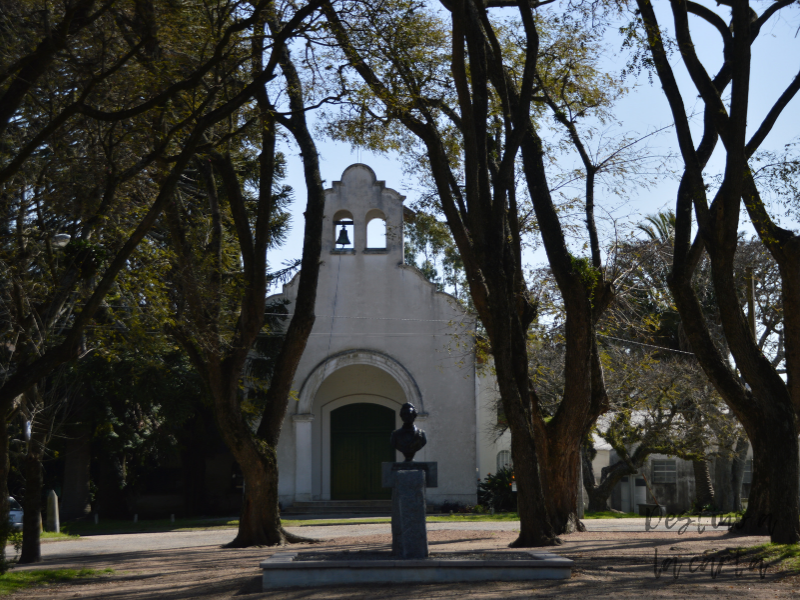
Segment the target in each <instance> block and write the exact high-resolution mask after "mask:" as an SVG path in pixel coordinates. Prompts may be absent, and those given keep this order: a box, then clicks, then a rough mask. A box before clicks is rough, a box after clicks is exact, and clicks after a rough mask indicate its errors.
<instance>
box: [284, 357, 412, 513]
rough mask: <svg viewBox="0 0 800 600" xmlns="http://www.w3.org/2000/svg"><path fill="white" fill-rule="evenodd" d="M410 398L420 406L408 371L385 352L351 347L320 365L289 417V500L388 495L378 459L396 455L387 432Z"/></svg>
mask: <svg viewBox="0 0 800 600" xmlns="http://www.w3.org/2000/svg"><path fill="white" fill-rule="evenodd" d="M409 396H410V398H409ZM409 400H410V401H411V402H414V403H415V404H416V405H417V406H420V407H422V406H423V404H422V398H421V396H420V394H419V388H418V387H417V385H416V382H415V381H414V380H413V378H412V377H411V376H410V374H409V373H408V371H407V370H406V369H404V368H403V367H402V366H401V365H400V364H399V363H397V362H396V361H394V360H393V359H391V358H390V357H388V356H386V355H384V354H381V353H375V352H370V351H365V350H358V351H352V352H347V353H342V354H340V355H337V356H333V357H330V358H329V359H328V360H326V361H323V362H322V363H320V364H319V365H318V366H317V368H316V369H314V371H312V373H310V374H309V376H308V377H307V378H306V380H305V382H304V384H303V386H302V387H301V391H300V398H299V406H298V413H299V414H295V415H294V416H293V420H294V423H295V443H296V452H295V459H296V463H295V500H298V501H303V500H312V499H314V500H331V499H333V500H371V499H379V498H388V497H389V494H388V490H383V489H382V488H381V487H380V463H381V462H384V461H394V460H397V456H396V453H395V452H394V450H392V449H391V447H390V446H389V435H390V434H391V431H392V430H393V429H395V428H397V427H399V426H400V424H401V422H400V418H399V411H400V407H401V406H402V405H403V403H404V402H407V401H409ZM300 411H303V412H300ZM423 418H424V416H423Z"/></svg>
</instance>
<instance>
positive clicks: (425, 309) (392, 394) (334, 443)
mask: <svg viewBox="0 0 800 600" xmlns="http://www.w3.org/2000/svg"><path fill="white" fill-rule="evenodd" d="M403 200H404V197H403V196H401V195H400V194H398V193H397V192H396V191H394V190H392V189H389V188H387V187H385V185H384V183H383V182H381V181H377V180H376V177H375V174H374V173H373V171H372V169H370V168H369V167H367V166H366V165H361V164H356V165H352V166H350V167H348V168H347V169H346V170H345V172H344V173H343V174H342V180H341V181H337V182H334V183H333V187H332V188H331V189H329V190H327V191H326V207H325V228H324V236H325V238H324V240H323V253H322V265H321V270H320V275H319V284H318V291H317V302H316V315H317V318H316V322H315V325H314V329H313V331H312V333H311V336H310V338H309V341H308V346H307V347H306V351H305V353H304V354H303V358H302V359H301V362H300V365H299V367H298V370H297V374H296V378H295V382H294V385H293V390H294V391H295V393H296V401H290V406H289V411H288V415H287V418H286V422H285V424H284V428H283V432H282V434H281V440H280V444H279V446H278V464H279V470H280V485H279V495H280V499H281V502H282V503H283V505H284V506H289V505H291V504H292V503H294V502H295V501H309V500H331V499H333V500H336V499H359V498H358V495H359V494H361V493H362V492H361V491H359V489H355V488H353V487H352V485H351V483H348V481H350V480H348V479H347V477H351V479H352V473H349V471H348V469H351V466H352V465H350V464H349V463H351V462H353V460H355V461H356V462H358V461H360V460H362V457H363V455H364V454H370V455H375V456H377V454H380V453H381V452H384V448H388V443H389V442H388V432H386V437H385V440H386V445H385V446H384V445H383V442H382V440H383V439H384V438H383V437H382V436H383V435H384V433H383V429H380V428H381V427H383V428H384V429H385V428H386V427H387V425H386V420H385V419H383V421H382V423H383V425H380V424H378V422H377V421H375V422H374V423H373V422H368V419H367V420H365V421H364V423H360V421H361V415H366V414H372V413H374V412H376V411H377V412H378V413H380V412H381V409H377V408H375V407H384V408H385V409H390V410H391V411H393V412H394V421H395V422H394V427H399V426H400V425H401V422H400V418H399V411H400V407H401V406H402V405H403V403H405V402H411V403H413V404H414V405H415V406H416V407H417V410H418V412H419V413H420V414H419V417H418V419H417V426H418V427H419V428H421V429H423V430H424V431H425V432H426V434H427V439H428V444H427V446H426V447H425V448H423V449H422V450H421V451H420V452H419V453H418V454H417V456H416V457H415V460H419V461H436V462H438V472H439V486H438V488H432V489H430V490H428V499H429V502H431V503H440V502H444V501H450V502H461V503H464V504H474V503H475V501H476V490H477V479H478V477H479V476H481V477H482V476H485V475H486V473H487V472H494V471H495V467H494V464H495V463H494V461H495V457H496V454H497V451H496V449H495V447H494V446H493V445H491V444H490V443H489V442H490V436H489V435H484V434H485V433H486V432H487V427H488V421H489V420H491V418H492V416H491V415H490V414H487V412H486V411H485V410H483V409H482V406H483V405H484V404H486V403H487V402H488V401H489V399H491V397H492V395H493V394H494V391H493V382H492V381H491V379H492V378H491V377H485V378H484V377H481V376H479V375H478V373H477V372H476V365H475V359H474V352H473V332H474V317H472V316H471V315H469V314H467V313H465V312H464V310H463V309H462V308H461V307H460V306H459V305H458V303H457V302H456V301H455V299H454V298H452V297H451V296H449V295H448V294H445V293H442V292H438V291H437V290H436V287H435V286H434V285H433V284H431V283H430V282H428V281H426V280H425V279H424V278H423V276H422V274H421V273H420V272H419V271H418V270H417V269H416V268H415V267H413V266H408V265H405V264H404V261H403V216H404V207H403ZM376 219H377V220H378V221H376ZM349 220H352V222H353V224H352V226H351V225H347V224H346V225H345V226H344V228H345V230H347V233H348V237H349V238H350V241H351V242H352V244H351V245H349V246H337V245H336V243H335V241H336V240H337V238H338V236H339V234H340V231H341V230H342V225H341V224H339V225H338V226H335V225H334V222H341V221H349ZM380 220H385V231H386V235H385V241H384V238H383V237H382V236H381V235H380V234H378V235H376V236H374V235H373V230H374V229H376V227H375V226H376V225H378V227H377V229H382V228H381V227H380ZM368 229H369V231H370V239H369V240H368V239H367V230H368ZM296 284H297V278H295V279H294V280H293V281H292V282H290V283H289V284H287V285H286V286H284V288H283V292H282V293H281V294H279V295H277V296H273V297H272V298H270V300H271V301H272V300H280V299H285V300H288V301H289V302H290V305H289V306H287V308H288V309H289V311H290V312H291V310H292V307H291V302H292V301H293V300H294V299H295V297H296V294H297V286H296ZM356 404H357V405H359V406H358V407H354V406H351V407H350V409H349V410H350V411H351V412H349V413H346V411H342V412H339V413H337V412H336V411H337V410H339V409H342V408H344V407H348V406H350V405H356ZM367 405H371V406H367ZM354 411H355V412H354ZM383 413H384V416H386V415H389V413H387V412H386V411H383ZM337 414H338V415H339V416H338V417H337V416H336V415H337ZM345 414H347V415H349V417H348V419H346V420H345V421H346V422H345V421H343V418H342V415H345ZM353 417H355V418H353ZM370 418H371V417H370ZM388 418H389V419H391V415H389V416H388ZM343 422H344V423H345V424H344V425H343V424H342V423H343ZM354 422H359V423H357V425H358V427H362V426H363V427H364V428H365V429H364V430H365V431H367V430H369V431H367V433H364V434H363V435H361V434H359V432H358V431H356V430H354V431H349V430H348V431H344V432H343V429H342V428H343V427H344V428H345V429H347V428H348V427H349V429H353V427H350V425H348V423H354ZM337 423H338V425H335V424H337ZM354 427H355V426H354ZM358 427H356V429H358ZM376 431H377V432H378V433H375V432H376ZM375 436H378V437H377V438H375ZM368 438H369V439H368ZM372 438H375V439H372ZM376 440H377V441H376ZM359 444H362V445H361V446H359ZM504 447H505V448H508V443H507V442H506V443H505V444H504ZM388 451H389V455H390V459H393V460H402V456H401V455H400V454H399V453H397V454H396V455H395V456H394V457H391V453H392V451H391V449H390V448H389V450H388ZM348 453H350V454H348ZM348 456H349V457H354V459H353V458H349V459H348V458H346V457H348ZM342 457H345V458H342ZM369 460H372V463H371V464H370V466H369V469H372V470H374V463H375V461H376V460H378V459H375V458H371V459H369ZM348 473H349V474H348ZM370 473H372V471H370ZM359 477H361V478H363V477H365V476H363V475H362V476H359ZM370 477H372V475H370ZM348 486H350V487H348ZM356 487H357V486H356ZM373 487H374V486H373ZM364 493H366V492H364ZM373 497H374V496H367V497H366V498H364V499H369V498H373Z"/></svg>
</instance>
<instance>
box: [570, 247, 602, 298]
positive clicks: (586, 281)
mask: <svg viewBox="0 0 800 600" xmlns="http://www.w3.org/2000/svg"><path fill="white" fill-rule="evenodd" d="M569 258H570V264H571V266H572V272H573V274H575V275H577V276H578V277H580V279H581V281H582V282H583V285H584V287H585V288H586V289H587V290H589V291H590V292H591V293H593V292H594V288H595V286H596V285H597V281H598V280H599V278H600V271H598V270H597V269H595V268H594V267H593V266H592V262H591V260H590V259H589V257H588V256H574V255H572V254H570V257H569Z"/></svg>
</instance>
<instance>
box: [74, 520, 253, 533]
mask: <svg viewBox="0 0 800 600" xmlns="http://www.w3.org/2000/svg"><path fill="white" fill-rule="evenodd" d="M237 527H239V520H238V519H230V518H223V519H175V522H174V523H173V522H171V521H170V520H169V519H151V520H143V521H138V522H136V523H134V522H133V521H123V520H119V519H102V518H101V519H100V522H99V523H98V524H97V525H95V524H94V523H93V522H91V521H73V522H70V523H65V524H64V525H62V527H61V530H62V531H64V532H65V533H66V534H67V535H71V536H86V535H103V534H106V535H107V534H113V533H145V532H159V531H204V530H207V529H236V528H237Z"/></svg>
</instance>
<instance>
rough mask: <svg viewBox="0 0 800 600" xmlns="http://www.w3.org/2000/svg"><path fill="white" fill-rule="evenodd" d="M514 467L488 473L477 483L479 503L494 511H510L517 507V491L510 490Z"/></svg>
mask: <svg viewBox="0 0 800 600" xmlns="http://www.w3.org/2000/svg"><path fill="white" fill-rule="evenodd" d="M513 483H514V469H513V468H504V469H501V470H500V471H498V472H497V473H489V474H487V475H486V477H485V478H484V480H483V481H481V482H480V484H479V485H478V490H479V491H478V493H479V495H480V498H481V504H484V505H486V506H489V507H490V508H492V509H493V510H494V511H496V512H499V511H510V510H515V509H516V508H517V493H516V492H514V491H512V488H513Z"/></svg>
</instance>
